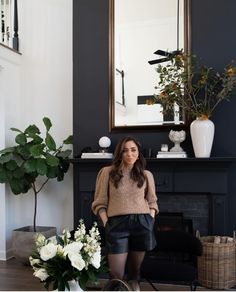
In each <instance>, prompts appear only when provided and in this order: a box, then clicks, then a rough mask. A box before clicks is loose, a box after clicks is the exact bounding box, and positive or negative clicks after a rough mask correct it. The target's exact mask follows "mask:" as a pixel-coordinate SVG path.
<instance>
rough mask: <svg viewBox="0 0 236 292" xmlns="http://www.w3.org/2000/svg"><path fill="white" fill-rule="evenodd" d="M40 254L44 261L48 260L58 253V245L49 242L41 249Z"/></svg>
mask: <svg viewBox="0 0 236 292" xmlns="http://www.w3.org/2000/svg"><path fill="white" fill-rule="evenodd" d="M39 254H40V257H41V259H42V260H43V261H47V260H49V259H51V258H53V257H55V255H56V254H57V245H54V244H53V243H51V242H49V243H48V244H46V245H45V246H43V247H42V248H41V249H40V252H39Z"/></svg>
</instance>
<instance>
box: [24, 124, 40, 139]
mask: <svg viewBox="0 0 236 292" xmlns="http://www.w3.org/2000/svg"><path fill="white" fill-rule="evenodd" d="M25 134H28V135H29V136H30V137H32V138H33V136H35V134H40V131H39V128H38V127H36V126H35V125H30V126H29V127H28V128H26V129H25Z"/></svg>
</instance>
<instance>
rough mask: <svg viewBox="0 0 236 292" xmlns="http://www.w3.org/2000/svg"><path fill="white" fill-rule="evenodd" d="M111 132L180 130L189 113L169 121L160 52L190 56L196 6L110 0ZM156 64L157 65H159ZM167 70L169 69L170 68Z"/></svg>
mask: <svg viewBox="0 0 236 292" xmlns="http://www.w3.org/2000/svg"><path fill="white" fill-rule="evenodd" d="M109 3H110V11H109V12H110V26H109V28H110V50H109V52H110V56H109V66H110V68H109V70H110V78H109V79H110V80H109V83H110V84H109V94H110V130H116V129H121V130H125V129H127V130H131V129H144V128H145V129H147V128H150V129H152V128H154V129H157V128H168V127H172V128H173V127H174V128H178V127H181V126H183V125H184V124H185V123H186V120H185V115H184V113H181V112H180V111H177V110H176V111H175V112H174V113H173V115H172V114H170V115H168V116H165V115H163V114H162V107H161V105H160V104H158V103H157V104H155V105H151V106H150V105H147V104H146V100H147V99H148V98H150V96H153V94H155V93H157V92H156V90H158V89H155V86H157V84H158V79H159V76H158V73H157V72H156V70H155V68H156V67H157V64H150V63H152V62H150V61H153V60H155V59H159V58H163V56H158V55H157V54H154V53H155V52H156V51H157V50H162V51H166V52H172V51H176V50H183V51H184V52H186V53H190V43H191V40H190V0H110V2H109ZM154 63H155V62H154ZM162 64H165V63H164V62H163V63H162Z"/></svg>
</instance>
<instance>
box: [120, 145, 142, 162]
mask: <svg viewBox="0 0 236 292" xmlns="http://www.w3.org/2000/svg"><path fill="white" fill-rule="evenodd" d="M138 156H139V151H138V147H137V145H136V144H135V143H134V141H128V142H126V143H125V147H124V150H123V156H122V159H123V163H124V165H125V166H133V165H134V163H135V161H136V160H137V159H138Z"/></svg>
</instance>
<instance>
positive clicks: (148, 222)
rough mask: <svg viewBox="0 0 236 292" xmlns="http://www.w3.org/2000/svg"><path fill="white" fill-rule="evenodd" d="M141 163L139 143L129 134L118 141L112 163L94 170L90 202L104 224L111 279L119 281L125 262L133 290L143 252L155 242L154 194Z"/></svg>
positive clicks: (155, 212)
mask: <svg viewBox="0 0 236 292" xmlns="http://www.w3.org/2000/svg"><path fill="white" fill-rule="evenodd" d="M145 164H146V162H145V159H144V157H143V155H142V153H141V151H140V144H139V143H138V142H137V141H136V140H135V139H133V138H131V137H127V138H124V139H123V140H121V141H120V142H119V143H118V145H117V147H116V150H115V154H114V159H113V162H112V165H111V166H107V167H104V168H102V169H101V170H100V172H99V173H98V176H97V181H96V191H95V197H94V201H93V203H92V210H93V212H94V213H95V214H96V215H98V216H99V217H100V219H101V220H102V223H103V225H104V226H105V232H106V245H107V249H108V264H109V268H110V275H111V278H113V279H121V280H122V279H123V277H124V273H125V265H126V262H127V264H128V279H129V280H130V281H129V283H130V285H131V286H132V288H133V289H134V290H136V291H137V290H139V284H138V279H139V272H140V267H141V264H142V262H143V259H144V256H145V251H148V250H152V249H153V248H154V247H155V244H156V241H155V237H154V233H153V224H154V218H155V215H156V214H157V213H158V206H157V197H156V192H155V183H154V179H153V175H152V174H151V172H150V171H147V170H145ZM127 260H128V261H127Z"/></svg>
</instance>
